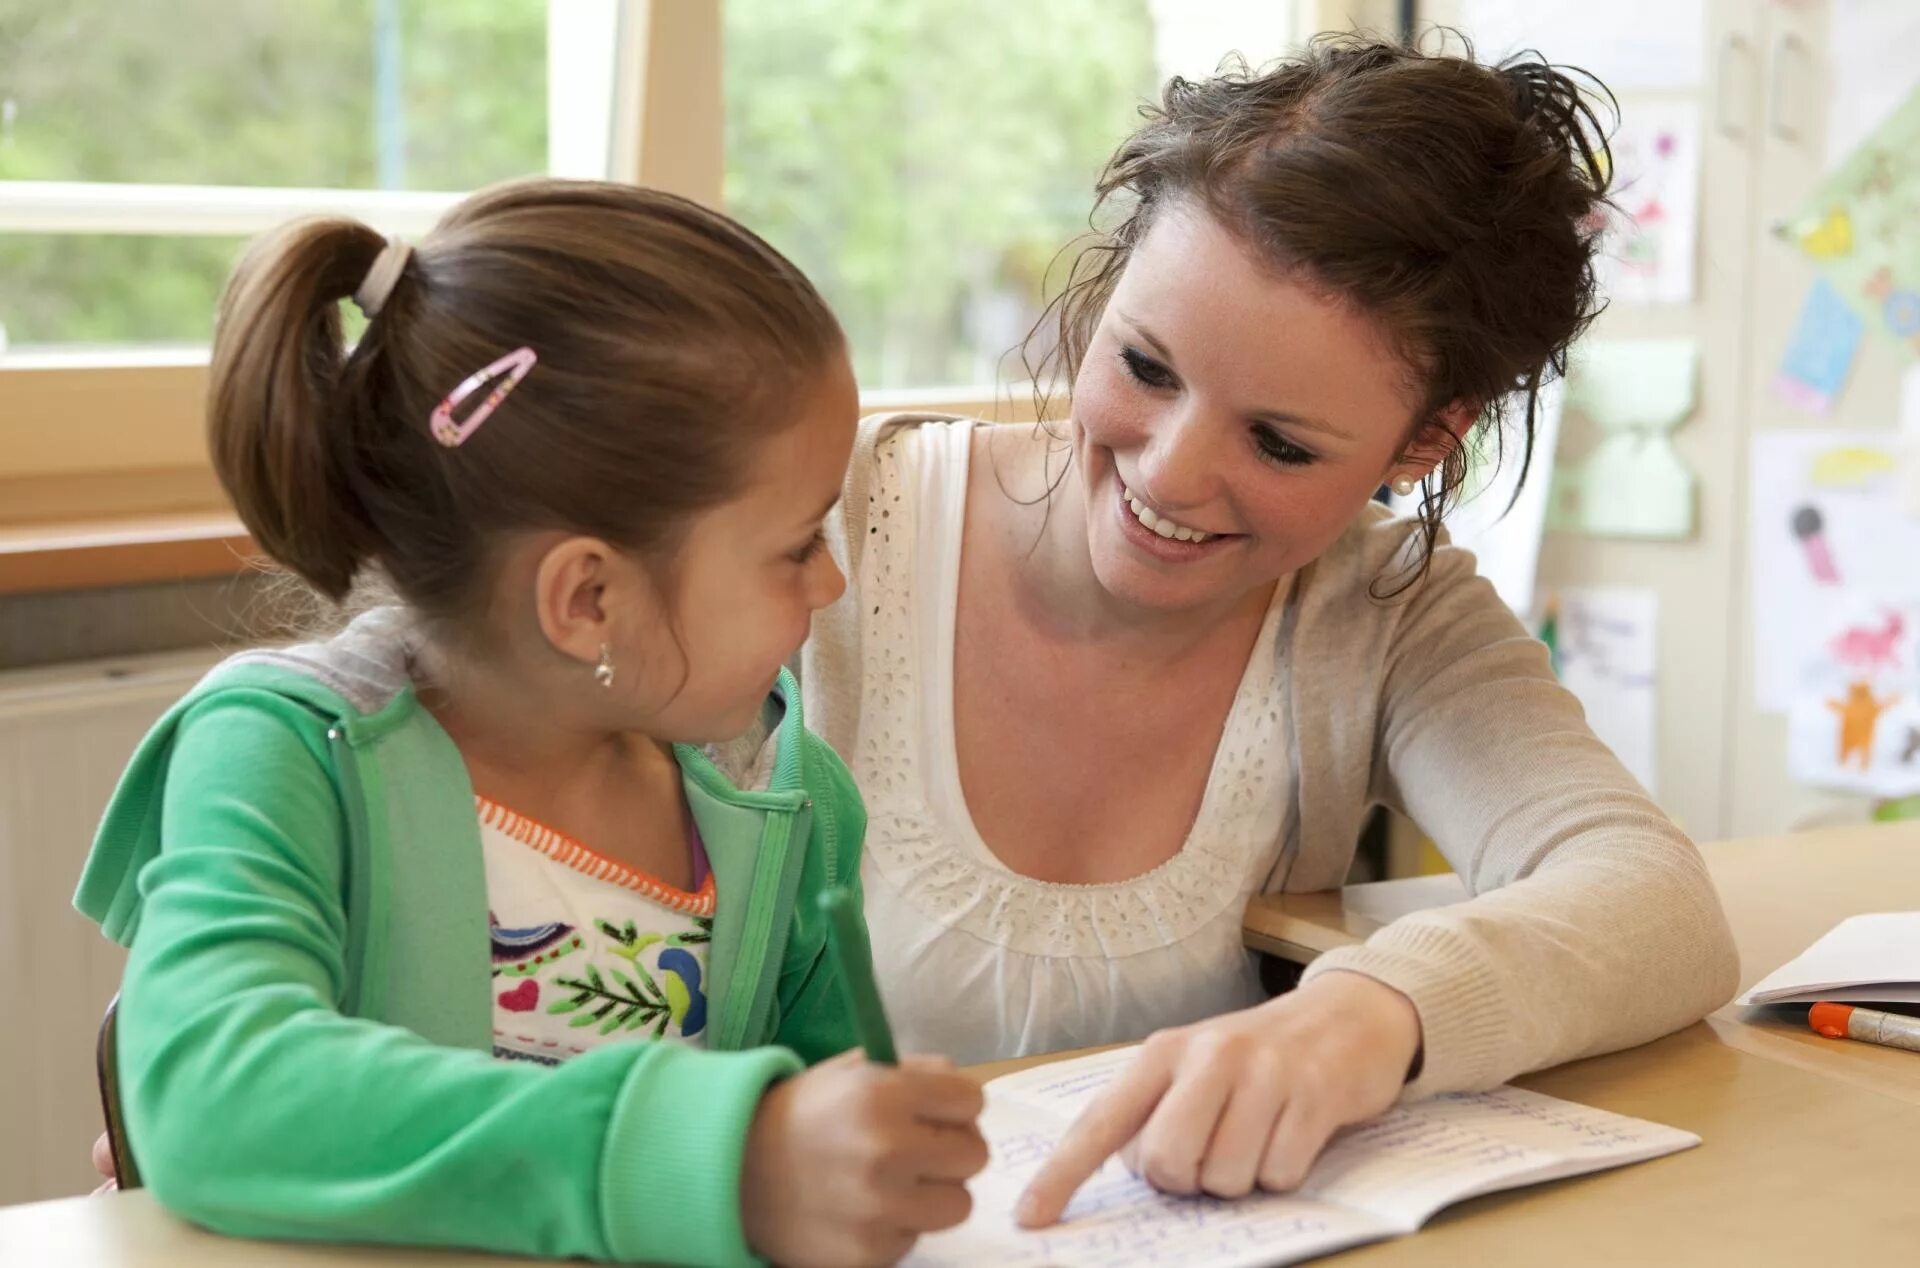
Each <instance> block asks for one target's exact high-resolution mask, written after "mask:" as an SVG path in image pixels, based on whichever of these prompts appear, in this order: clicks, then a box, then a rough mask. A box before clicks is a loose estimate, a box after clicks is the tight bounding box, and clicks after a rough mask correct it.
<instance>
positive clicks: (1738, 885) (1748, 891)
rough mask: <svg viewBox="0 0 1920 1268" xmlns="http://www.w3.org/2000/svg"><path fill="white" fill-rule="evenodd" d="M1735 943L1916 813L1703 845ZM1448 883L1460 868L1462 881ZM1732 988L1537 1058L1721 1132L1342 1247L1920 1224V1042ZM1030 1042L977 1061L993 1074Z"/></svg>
mask: <svg viewBox="0 0 1920 1268" xmlns="http://www.w3.org/2000/svg"><path fill="white" fill-rule="evenodd" d="M1706 855H1707V861H1708V866H1709V867H1710V868H1711V869H1712V871H1713V874H1714V879H1715V882H1716V884H1718V885H1719V886H1720V889H1721V893H1722V896H1723V898H1724V899H1725V901H1726V905H1727V910H1728V914H1729V916H1730V918H1731V920H1732V923H1733V926H1734V932H1735V936H1736V938H1737V939H1738V941H1739V944H1740V953H1741V975H1742V981H1743V984H1745V983H1750V982H1752V981H1754V980H1757V979H1758V978H1759V977H1760V976H1762V975H1763V974H1764V973H1766V972H1767V971H1769V970H1770V969H1772V968H1773V967H1774V966H1775V965H1776V964H1778V963H1780V962H1783V961H1785V960H1787V959H1789V958H1791V957H1792V956H1793V955H1795V954H1797V953H1798V952H1799V951H1800V950H1801V949H1802V948H1803V947H1804V946H1805V945H1806V944H1807V943H1809V942H1811V941H1812V940H1813V939H1814V938H1816V937H1818V936H1819V935H1820V934H1821V933H1823V932H1825V931H1826V929H1827V928H1829V927H1830V926H1831V925H1833V924H1834V923H1835V922H1836V921H1837V920H1838V919H1840V917H1842V916H1845V915H1851V914H1853V913H1855V912H1860V911H1869V910H1876V909H1886V908H1899V907H1920V830H1914V829H1900V828H1874V829H1864V830H1848V831H1836V832H1822V833H1807V834H1803V835H1800V836H1796V837H1782V838H1769V839H1765V840H1757V841H1748V842H1732V843H1728V844H1724V845H1715V846H1709V847H1707V849H1706ZM1449 883H1451V885H1452V888H1451V889H1449V888H1448V885H1449ZM1459 896H1460V890H1459V888H1458V882H1457V881H1452V880H1451V878H1445V877H1441V878H1421V879H1420V880H1417V881H1412V882H1383V883H1382V884H1380V885H1376V886H1356V887H1354V888H1352V889H1349V890H1347V891H1345V893H1343V894H1325V895H1302V896H1296V897H1291V898H1286V899H1283V900H1279V901H1275V902H1270V903H1261V904H1257V905H1256V906H1255V907H1254V908H1252V909H1249V911H1248V919H1247V929H1248V939H1249V941H1250V942H1252V943H1254V944H1255V945H1260V946H1262V947H1265V948H1270V949H1276V950H1280V951H1281V952H1282V953H1283V954H1284V953H1287V952H1288V951H1289V950H1291V951H1292V952H1293V953H1294V954H1296V955H1298V956H1301V957H1302V958H1311V955H1312V954H1317V953H1318V952H1319V951H1322V950H1326V949H1328V948H1329V947H1332V946H1338V945H1341V944H1342V943H1343V942H1347V941H1352V940H1355V939H1357V938H1363V937H1365V936H1366V935H1367V933H1369V932H1371V931H1372V930H1373V929H1375V928H1378V927H1379V925H1380V924H1381V923H1383V922H1384V920H1385V919H1389V918H1391V917H1392V916H1393V915H1395V914H1398V913H1399V912H1400V911H1403V910H1411V909H1413V908H1415V907H1420V906H1432V905H1434V904H1435V903H1437V902H1446V901H1451V900H1454V899H1457V898H1458V897H1459ZM1754 1012H1755V1010H1744V1009H1733V1008H1728V1009H1723V1010H1721V1012H1720V1013H1718V1014H1716V1015H1715V1016H1714V1017H1713V1018H1711V1019H1709V1020H1708V1021H1706V1022H1703V1023H1701V1024H1700V1025H1697V1026H1692V1027H1689V1028H1688V1029H1686V1030H1684V1031H1682V1032H1680V1033H1679V1034H1676V1035H1670V1036H1668V1037H1667V1038H1665V1039H1662V1040H1660V1041H1658V1042H1656V1043H1652V1044H1647V1045H1646V1046H1644V1047H1640V1048H1635V1049H1632V1050H1631V1051H1628V1052H1620V1053H1614V1054H1613V1055H1611V1056H1606V1057H1596V1058H1594V1059H1593V1060H1590V1061H1580V1062H1575V1063H1573V1064H1571V1065H1566V1066H1561V1067H1559V1068H1558V1069H1554V1070H1548V1071H1543V1072H1542V1073H1539V1074H1535V1075H1530V1076H1528V1077H1526V1078H1524V1079H1521V1080H1519V1082H1520V1083H1521V1084H1522V1085H1523V1086H1526V1087H1531V1088H1534V1089H1537V1090H1539V1091H1542V1092H1546V1093H1549V1094H1551V1095H1554V1096H1561V1097H1565V1098H1567V1099H1569V1100H1574V1101H1579V1102H1582V1103H1584V1104H1589V1105H1597V1106H1600V1107H1601V1108H1603V1109H1609V1110H1614V1111H1617V1112H1619V1113H1623V1114H1632V1115H1635V1116H1636V1117H1641V1118H1647V1119H1652V1120H1653V1121H1655V1122H1661V1123H1669V1124H1672V1125H1673V1126H1676V1127H1683V1128H1686V1129H1687V1130H1689V1131H1693V1132H1697V1133H1699V1135H1700V1136H1701V1137H1702V1138H1703V1139H1704V1140H1705V1142H1706V1143H1705V1144H1704V1145H1702V1146H1701V1147H1700V1148H1698V1149H1692V1150H1688V1151H1687V1152H1685V1153H1682V1154H1677V1155H1674V1156H1672V1157H1669V1158H1662V1159H1658V1160H1656V1161H1653V1162H1650V1163H1646V1164H1643V1165H1640V1166H1635V1167H1627V1168H1624V1169H1621V1170H1617V1171H1611V1172H1606V1173H1604V1174H1601V1175H1597V1176H1588V1177H1584V1178H1581V1179H1576V1180H1567V1181H1561V1182H1558V1183H1555V1184H1550V1185H1544V1186H1539V1187H1536V1188H1533V1189H1526V1190H1519V1191H1517V1192H1513V1193H1507V1194H1496V1195H1494V1196H1491V1197H1486V1198H1478V1199H1475V1200H1473V1201H1471V1202H1467V1203H1463V1204H1461V1205H1459V1206H1456V1207H1453V1208H1451V1209H1450V1210H1448V1211H1446V1212H1443V1213H1442V1214H1440V1215H1439V1216H1437V1217H1435V1219H1434V1220H1432V1221H1431V1222H1430V1223H1429V1224H1428V1225H1427V1227H1426V1229H1425V1230H1424V1231H1422V1232H1421V1233H1420V1234H1418V1235H1417V1236H1414V1237H1411V1238H1403V1239H1401V1240H1398V1241H1392V1242H1380V1243H1376V1244H1375V1245H1372V1246H1368V1247H1363V1248H1360V1249H1358V1250H1354V1251H1349V1252H1347V1253H1346V1254H1345V1255H1343V1256H1339V1257H1337V1258H1338V1260H1339V1262H1340V1263H1341V1264H1343V1265H1345V1264H1349V1263H1351V1264H1355V1265H1374V1264H1398V1263H1425V1264H1433V1263H1473V1264H1477V1265H1501V1264H1514V1265H1521V1264H1525V1265H1532V1264H1538V1263H1566V1264H1585V1263H1591V1264H1613V1263H1626V1262H1645V1261H1657V1262H1675V1263H1687V1264H1702V1265H1715V1264H1722V1263H1725V1264H1734V1263H1738V1264H1741V1265H1754V1266H1766V1265H1776V1264H1777V1265H1789V1264H1791V1265H1794V1268H1799V1266H1800V1265H1802V1264H1805V1263H1807V1262H1811V1261H1815V1260H1823V1259H1824V1260H1833V1259H1836V1258H1838V1259H1839V1260H1840V1261H1842V1262H1846V1261H1847V1260H1850V1259H1851V1260H1853V1261H1856V1262H1879V1261H1882V1260H1884V1259H1885V1258H1886V1252H1888V1251H1889V1250H1892V1249H1895V1248H1899V1247H1912V1246H1916V1245H1920V1202H1916V1201H1915V1199H1914V1183H1913V1177H1914V1175H1915V1168H1916V1157H1917V1156H1920V1060H1916V1059H1915V1058H1913V1057H1912V1056H1910V1055H1908V1054H1903V1053H1898V1052H1893V1051H1890V1050H1885V1049H1879V1048H1875V1047H1873V1046H1872V1045H1868V1044H1854V1043H1845V1044H1843V1043H1837V1042H1833V1041H1828V1040H1822V1039H1820V1038H1818V1037H1817V1036H1815V1035H1813V1034H1812V1033H1811V1032H1808V1031H1806V1030H1805V1029H1804V1028H1803V1027H1801V1026H1798V1025H1792V1024H1788V1023H1785V1022H1780V1021H1777V1020H1776V1019H1774V1018H1773V1017H1772V1016H1771V1015H1769V1014H1760V1015H1757V1016H1756V1015H1754ZM1031 1064H1034V1062H1033V1061H1024V1062H1001V1063H997V1064H995V1065H992V1066H983V1067H980V1068H979V1069H978V1071H977V1073H979V1074H980V1075H981V1077H990V1076H992V1075H995V1074H999V1073H1004V1072H1006V1071H1008V1070H1009V1069H1013V1068H1017V1067H1020V1066H1024V1065H1031ZM526 1262H530V1261H525V1260H506V1259H499V1258H494V1257H491V1256H483V1255H467V1254H441V1253H433V1252H419V1251H392V1250H376V1249H362V1248H357V1247H356V1248H348V1247H323V1246H296V1245H267V1244H263V1243H258V1242H243V1241H234V1240H229V1239H226V1238H220V1237H216V1236H214V1235H212V1234H209V1233H203V1232H200V1231H198V1230H196V1229H193V1228H191V1227H189V1226H187V1225H185V1224H183V1223H181V1222H180V1221H178V1220H175V1219H173V1218H172V1217H170V1216H168V1215H166V1214H165V1213H164V1212H163V1211H161V1210H160V1209H159V1208H158V1206H156V1205H155V1204H154V1202H153V1200H152V1198H151V1196H150V1195H148V1194H146V1193H144V1192H139V1193H128V1194H118V1195H115V1196H113V1197H109V1198H97V1199H96V1198H69V1199H66V1200H64V1201H59V1202H43V1203H38V1204H34V1205H29V1206H16V1207H9V1208H0V1263H6V1264H14V1263H19V1264H43V1263H45V1264H66V1263H74V1264H89V1265H98V1266H99V1268H186V1266H187V1265H193V1268H227V1266H228V1265H233V1266H235V1268H238V1266H239V1265H248V1266H249V1268H253V1266H258V1265H266V1266H268V1268H277V1266H279V1265H301V1266H307V1265H312V1266H314V1268H320V1266H323V1265H347V1264H354V1265H409V1266H413V1265H418V1266H421V1268H426V1266H428V1265H435V1266H440V1268H458V1266H462V1265H473V1266H475V1268H478V1266H480V1265H496V1264H507V1263H526Z"/></svg>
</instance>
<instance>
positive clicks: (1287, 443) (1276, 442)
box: [1253, 427, 1314, 467]
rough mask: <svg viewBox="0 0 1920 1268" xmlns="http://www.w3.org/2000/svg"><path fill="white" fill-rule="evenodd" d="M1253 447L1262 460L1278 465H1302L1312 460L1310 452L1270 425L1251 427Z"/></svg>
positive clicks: (1312, 456)
mask: <svg viewBox="0 0 1920 1268" xmlns="http://www.w3.org/2000/svg"><path fill="white" fill-rule="evenodd" d="M1253 447H1254V449H1255V451H1256V452H1258V453H1259V455H1260V457H1261V459H1262V460H1263V461H1266V462H1271V463H1273V464H1274V465H1275V466H1279V467H1304V466H1306V465H1307V464H1308V463H1310V462H1312V461H1314V455H1313V454H1312V453H1310V452H1309V451H1307V450H1305V449H1302V448H1301V447H1300V446H1298V445H1296V444H1294V443H1293V442H1292V441H1291V440H1288V439H1287V438H1286V437H1285V436H1282V435H1281V434H1280V433H1279V432H1277V431H1274V430H1273V429H1272V428H1270V427H1256V428H1254V429H1253Z"/></svg>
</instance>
